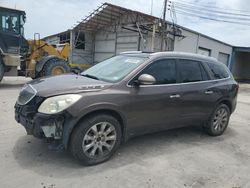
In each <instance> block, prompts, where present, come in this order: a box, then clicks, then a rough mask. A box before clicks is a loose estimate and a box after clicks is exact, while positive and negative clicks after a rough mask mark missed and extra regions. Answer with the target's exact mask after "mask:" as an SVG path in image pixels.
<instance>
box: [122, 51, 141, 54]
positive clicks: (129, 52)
mask: <svg viewBox="0 0 250 188" xmlns="http://www.w3.org/2000/svg"><path fill="white" fill-rule="evenodd" d="M140 53H142V51H126V52H121V53H120V54H140Z"/></svg>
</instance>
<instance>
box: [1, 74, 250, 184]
mask: <svg viewBox="0 0 250 188" xmlns="http://www.w3.org/2000/svg"><path fill="white" fill-rule="evenodd" d="M28 80H29V79H26V78H22V77H12V78H4V80H3V83H1V84H0V187H1V188H2V187H3V188H9V187H13V188H14V187H15V188H17V187H23V188H29V187H32V188H36V187H38V188H63V187H67V188H69V187H88V188H91V187H110V188H119V187H145V188H149V187H150V188H151V187H155V188H158V187H164V188H167V187H171V188H172V187H178V188H179V187H180V188H181V187H193V188H200V187H209V188H210V187H212V188H215V187H219V188H224V187H225V188H239V187H245V188H248V187H250V175H249V174H250V136H249V133H250V84H241V85H240V93H239V96H238V106H237V109H236V112H235V113H234V114H233V115H232V117H231V121H230V124H229V128H228V129H227V131H226V132H225V134H224V135H223V136H220V137H216V138H213V137H209V136H207V135H206V134H204V133H203V132H202V131H201V130H200V129H199V128H192V127H191V128H182V129H178V130H171V131H166V132H161V133H156V134H151V135H145V136H141V137H137V138H134V139H132V140H130V141H129V142H128V143H126V144H124V145H122V146H121V148H120V149H119V150H118V152H117V153H116V154H115V156H114V157H113V158H112V159H111V160H109V161H108V162H106V163H104V164H100V165H97V166H92V167H84V166H81V165H80V164H79V163H77V162H76V161H75V160H74V159H73V158H72V157H71V156H70V155H69V154H68V153H67V152H55V151H50V150H49V149H48V145H47V144H46V143H44V142H43V141H41V140H38V139H36V138H33V137H32V136H27V135H26V132H25V130H24V128H23V127H22V126H20V125H19V124H17V123H16V121H15V120H14V109H13V106H14V104H15V100H16V98H17V96H18V92H19V90H20V88H21V86H22V84H24V83H25V82H27V81H28Z"/></svg>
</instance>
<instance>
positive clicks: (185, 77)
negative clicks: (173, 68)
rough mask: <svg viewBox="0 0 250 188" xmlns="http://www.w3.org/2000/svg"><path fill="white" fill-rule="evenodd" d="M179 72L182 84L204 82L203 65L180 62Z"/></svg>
mask: <svg viewBox="0 0 250 188" xmlns="http://www.w3.org/2000/svg"><path fill="white" fill-rule="evenodd" d="M178 67H179V69H180V70H179V72H180V77H181V81H182V83H188V82H198V81H203V80H205V78H204V79H203V77H202V71H201V65H200V62H198V61H192V60H186V59H181V60H179V66H178Z"/></svg>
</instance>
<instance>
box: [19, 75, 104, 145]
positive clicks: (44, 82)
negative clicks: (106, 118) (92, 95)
mask: <svg viewBox="0 0 250 188" xmlns="http://www.w3.org/2000/svg"><path fill="white" fill-rule="evenodd" d="M67 81H68V82H69V83H67ZM78 83H79V84H78ZM63 86H64V87H63ZM106 86H107V84H106ZM65 87H66V88H67V89H65ZM104 88H105V83H102V82H101V81H98V80H96V81H94V80H92V79H91V80H90V79H89V78H86V77H82V76H79V75H61V76H57V77H53V78H52V77H51V78H46V79H43V78H41V79H38V80H34V81H31V82H30V83H27V84H26V85H25V86H24V87H23V88H22V89H21V91H20V93H19V97H18V99H17V102H16V104H15V119H16V121H17V122H18V123H20V124H22V125H23V126H24V128H25V129H26V132H27V134H28V135H33V136H35V137H37V138H40V139H46V140H48V141H51V142H52V143H53V144H54V146H55V147H56V148H57V149H58V148H66V147H67V142H68V139H69V133H70V131H71V129H72V127H73V125H75V124H76V122H77V121H78V118H77V117H75V115H74V113H73V112H69V110H68V109H69V108H70V107H72V106H73V105H74V104H75V103H76V102H78V101H79V100H81V99H82V98H83V95H84V94H85V93H86V92H91V91H93V92H97V91H99V90H102V89H104ZM61 89H62V90H61ZM72 108H73V107H72ZM73 111H74V110H73Z"/></svg>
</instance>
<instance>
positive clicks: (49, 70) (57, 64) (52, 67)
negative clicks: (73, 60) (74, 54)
mask: <svg viewBox="0 0 250 188" xmlns="http://www.w3.org/2000/svg"><path fill="white" fill-rule="evenodd" d="M68 72H70V67H69V64H68V62H66V61H64V60H62V59H51V60H49V61H48V62H47V63H46V64H45V66H44V68H43V73H42V76H56V75H60V74H65V73H68Z"/></svg>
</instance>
